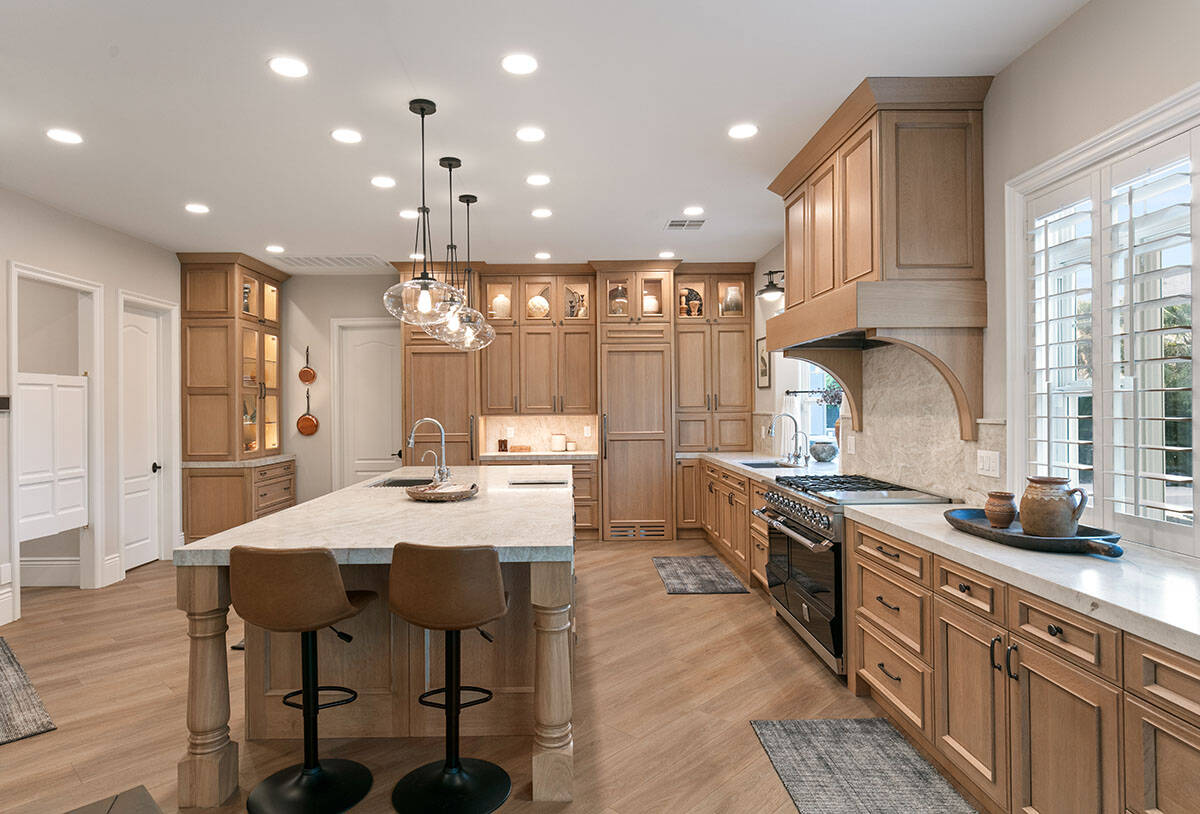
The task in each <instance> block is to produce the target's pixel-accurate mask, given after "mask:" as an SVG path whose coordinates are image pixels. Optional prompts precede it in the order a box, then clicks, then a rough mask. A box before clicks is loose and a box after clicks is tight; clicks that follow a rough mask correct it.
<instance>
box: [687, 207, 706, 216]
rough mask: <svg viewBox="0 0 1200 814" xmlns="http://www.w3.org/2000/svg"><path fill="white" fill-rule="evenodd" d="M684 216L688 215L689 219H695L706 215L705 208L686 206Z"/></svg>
mask: <svg viewBox="0 0 1200 814" xmlns="http://www.w3.org/2000/svg"><path fill="white" fill-rule="evenodd" d="M683 214H685V215H687V216H688V217H689V218H694V217H697V216H699V215H703V214H704V207H703V206H685V207H684V209H683Z"/></svg>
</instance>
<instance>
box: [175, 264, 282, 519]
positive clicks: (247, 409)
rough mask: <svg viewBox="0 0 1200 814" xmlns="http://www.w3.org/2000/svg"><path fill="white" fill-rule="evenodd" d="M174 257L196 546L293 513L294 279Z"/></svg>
mask: <svg viewBox="0 0 1200 814" xmlns="http://www.w3.org/2000/svg"><path fill="white" fill-rule="evenodd" d="M178 257H179V260H180V270H181V274H180V280H181V291H180V301H181V312H182V313H181V316H182V323H181V328H182V346H181V349H180V350H181V358H182V385H183V393H182V420H183V432H182V436H183V461H184V464H183V466H184V478H183V515H184V517H183V526H184V539H185V541H186V542H192V541H194V540H198V539H200V538H202V537H206V536H208V535H210V534H216V533H217V532H219V531H224V530H225V529H227V528H232V527H233V526H237V525H240V524H241V523H245V522H248V521H250V520H253V519H254V518H256V517H262V516H264V515H267V514H271V513H272V512H276V511H279V510H280V509H284V508H287V507H288V506H292V505H294V504H295V501H296V489H295V478H296V473H295V463H294V461H291V460H282V459H281V458H280V456H281V455H282V453H283V445H282V435H283V432H282V431H283V424H282V421H283V404H282V397H281V388H280V384H281V378H280V377H281V375H282V373H283V371H282V369H281V364H282V351H283V347H282V344H281V342H280V328H281V319H280V292H281V288H282V285H283V283H284V282H285V281H286V280H287V279H288V275H287V274H284V273H283V272H281V271H279V270H278V269H276V268H273V267H272V266H269V265H267V264H266V263H263V262H260V261H258V260H255V259H254V258H252V257H248V256H246V255H243V254H237V253H183V254H180V255H178Z"/></svg>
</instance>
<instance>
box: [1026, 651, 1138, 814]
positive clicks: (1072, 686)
mask: <svg viewBox="0 0 1200 814" xmlns="http://www.w3.org/2000/svg"><path fill="white" fill-rule="evenodd" d="M1005 669H1006V671H1008V670H1010V669H1011V673H1010V679H1009V684H1010V687H1009V715H1010V722H1009V738H1010V743H1011V749H1012V758H1011V776H1012V809H1013V810H1014V811H1022V812H1030V814H1034V812H1036V813H1037V814H1058V812H1063V813H1064V814H1066V812H1070V813H1071V814H1093V812H1094V813H1095V814H1120V812H1121V810H1122V802H1121V739H1120V737H1119V733H1120V716H1121V692H1120V690H1118V689H1117V688H1116V687H1113V686H1111V685H1109V684H1107V683H1106V682H1104V681H1102V680H1100V679H1099V678H1096V677H1094V676H1091V675H1089V674H1088V673H1086V672H1084V671H1083V670H1080V669H1078V668H1076V667H1073V666H1071V665H1070V664H1067V662H1066V661H1064V660H1062V659H1060V658H1058V657H1056V656H1052V655H1050V653H1048V652H1046V651H1045V650H1043V649H1042V648H1040V647H1038V646H1037V645H1034V644H1031V643H1029V642H1026V641H1024V640H1023V639H1021V638H1019V637H1016V636H1014V637H1013V638H1012V641H1011V643H1010V644H1009V645H1008V652H1007V653H1006V655H1005ZM1013 676H1015V678H1013Z"/></svg>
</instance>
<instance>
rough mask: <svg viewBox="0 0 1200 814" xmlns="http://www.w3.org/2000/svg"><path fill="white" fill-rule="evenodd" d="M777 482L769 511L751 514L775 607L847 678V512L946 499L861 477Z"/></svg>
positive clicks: (791, 478)
mask: <svg viewBox="0 0 1200 814" xmlns="http://www.w3.org/2000/svg"><path fill="white" fill-rule="evenodd" d="M775 483H776V488H774V489H772V490H770V491H768V492H767V493H766V496H765V497H766V505H764V506H761V507H759V508H756V509H754V510H753V512H754V515H755V516H756V517H759V518H761V519H762V520H764V521H765V522H766V524H767V528H768V532H769V535H768V536H769V543H770V546H769V552H768V556H767V585H768V587H769V589H770V592H771V604H772V605H774V606H775V609H776V610H777V611H779V614H780V616H782V617H783V619H784V620H785V621H786V622H787V623H788V624H789V625H791V626H792V628H793V629H794V630H795V631H796V632H797V633H798V634H799V635H800V637H801V638H802V639H804V640H805V641H806V642H807V643H808V644H809V646H810V647H812V648H813V650H814V651H815V652H816V654H817V655H818V656H820V657H821V659H822V661H824V662H825V663H826V664H828V665H829V667H830V668H831V669H832V670H834V671H835V672H837V673H838V674H839V675H840V674H844V673H845V672H846V668H845V660H844V658H843V652H842V644H843V641H844V635H845V629H844V624H843V620H844V618H845V608H844V607H843V595H842V584H843V579H844V577H843V560H844V558H843V542H844V538H845V528H844V527H845V518H844V517H843V507H844V506H845V505H847V504H849V503H948V502H949V500H947V499H946V498H944V497H938V496H937V495H932V494H929V493H928V492H921V491H918V490H916V489H907V488H905V487H903V486H897V485H896V484H894V483H886V482H884V481H880V480H875V479H873V478H868V477H864V476H862V475H780V476H778V477H776V478H775Z"/></svg>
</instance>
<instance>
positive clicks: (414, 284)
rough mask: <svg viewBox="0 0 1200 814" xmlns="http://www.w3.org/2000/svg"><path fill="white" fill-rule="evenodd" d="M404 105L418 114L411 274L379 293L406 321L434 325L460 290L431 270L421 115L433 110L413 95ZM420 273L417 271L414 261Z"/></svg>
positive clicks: (453, 306) (457, 301)
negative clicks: (418, 160)
mask: <svg viewBox="0 0 1200 814" xmlns="http://www.w3.org/2000/svg"><path fill="white" fill-rule="evenodd" d="M408 109H409V110H411V111H412V112H413V113H416V114H417V115H418V116H420V117H421V206H420V208H419V209H418V210H417V234H416V236H415V238H414V239H413V250H412V254H410V255H409V257H410V259H411V260H412V278H411V279H409V280H405V281H404V282H402V283H396V284H395V285H394V286H392V287H391V288H389V289H388V290H387V291H385V292H384V294H383V305H384V307H385V308H387V310H388V312H389V313H390V314H391V315H392V316H394V317H395V318H396V319H399V320H401V321H403V322H406V323H408V324H409V325H419V326H421V327H422V328H424V327H425V326H427V325H436V324H438V323H440V322H445V321H446V320H447V319H448V318H449V316H450V314H451V312H453V311H455V310H457V309H458V308H459V307H460V306H462V304H463V296H462V292H460V291H459V290H458V289H457V288H455V287H454V286H452V285H449V284H447V283H445V282H443V281H441V280H438V279H437V278H436V277H435V276H434V275H433V273H432V272H431V268H432V263H431V261H430V251H431V249H432V246H433V239H432V237H431V235H430V229H429V207H428V206H427V205H426V203H425V117H426V116H431V115H433V114H434V113H435V112H436V111H437V105H435V104H434V103H433V102H431V101H429V100H428V99H413V100H412V101H411V102H409V103H408ZM418 260H420V261H421V273H420V274H418V273H417V261H418Z"/></svg>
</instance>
